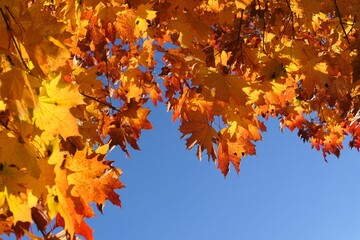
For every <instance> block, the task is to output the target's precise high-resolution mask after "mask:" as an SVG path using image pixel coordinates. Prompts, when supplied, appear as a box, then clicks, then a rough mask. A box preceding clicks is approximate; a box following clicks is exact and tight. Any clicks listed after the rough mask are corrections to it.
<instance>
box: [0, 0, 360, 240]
mask: <svg viewBox="0 0 360 240" xmlns="http://www.w3.org/2000/svg"><path fill="white" fill-rule="evenodd" d="M359 13H360V4H359V1H358V0H322V1H321V0H319V1H310V0H267V1H265V0H235V1H230V0H208V1H206V0H195V1H184V0H180V1H178V0H172V1H170V0H157V1H155V0H148V1H139V0H99V1H95V0H1V1H0V34H1V37H0V124H1V125H0V233H1V234H8V235H9V234H11V233H13V234H15V235H16V237H21V236H23V235H24V234H25V235H27V236H29V237H32V238H35V235H34V234H39V233H40V234H42V235H43V236H42V237H43V238H49V239H50V238H51V239H72V238H73V237H74V236H76V235H82V236H83V237H85V238H86V239H93V237H92V229H91V228H90V227H89V226H88V225H87V224H86V222H85V220H84V219H86V218H90V217H93V216H95V213H94V209H93V208H92V207H91V206H92V205H90V204H91V203H95V204H96V206H97V208H98V210H99V211H100V212H101V211H102V207H103V205H104V203H105V202H106V201H110V202H111V203H113V204H115V205H118V206H120V205H121V203H120V199H119V195H118V194H117V193H116V191H115V190H117V189H120V188H122V187H123V184H122V183H121V182H120V180H119V177H120V175H121V170H120V169H117V168H115V167H114V166H113V165H112V164H113V161H110V160H107V158H106V155H107V153H108V152H109V150H110V149H111V148H113V147H120V148H121V149H122V151H124V152H125V153H126V155H129V148H132V149H136V150H138V149H139V146H138V143H137V141H138V140H139V138H140V135H141V131H142V130H144V129H151V128H152V125H151V123H150V122H149V121H148V119H147V117H148V115H149V113H150V110H149V104H153V105H155V106H156V105H157V104H158V102H164V103H166V105H167V108H168V110H169V111H171V112H172V120H173V121H175V120H177V119H179V122H180V128H179V130H180V132H181V133H182V134H183V137H184V138H185V139H186V147H187V149H192V148H197V157H198V158H199V159H201V158H202V155H203V154H204V155H205V157H206V158H208V159H209V160H212V161H215V162H216V163H217V166H218V168H219V169H220V170H221V171H222V173H223V174H224V175H226V174H227V173H228V171H229V166H230V165H233V166H234V168H235V169H236V171H237V172H239V171H240V169H239V168H240V161H241V159H242V158H243V157H244V156H246V155H255V154H256V150H255V143H256V141H259V140H261V139H262V137H261V136H262V135H261V134H262V132H264V131H266V127H265V124H264V122H266V120H267V119H268V118H270V117H273V118H277V119H278V120H279V121H280V126H281V128H282V129H283V128H288V129H290V130H291V131H296V132H297V134H298V136H299V137H300V138H301V139H302V140H303V141H305V142H309V143H310V144H311V147H312V148H316V149H317V150H319V151H321V152H322V154H323V156H324V158H325V160H326V157H327V156H328V155H329V154H334V155H335V156H339V155H340V151H341V149H342V148H343V142H344V138H345V137H346V136H348V138H349V139H350V142H349V146H350V147H351V148H356V149H358V150H359V148H360V127H359V123H358V119H359V118H360V98H359V96H360V53H359V51H360V38H359V20H358V17H359V16H358V15H357V14H359ZM149 100H150V101H149ZM346 144H348V143H346ZM34 228H35V229H34ZM36 228H38V229H39V231H36ZM57 229H60V230H57ZM34 230H35V231H34Z"/></svg>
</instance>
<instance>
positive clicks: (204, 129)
mask: <svg viewBox="0 0 360 240" xmlns="http://www.w3.org/2000/svg"><path fill="white" fill-rule="evenodd" d="M179 130H180V132H182V134H183V135H182V136H181V138H183V137H184V136H186V135H188V134H190V137H188V138H187V139H186V147H187V149H191V148H193V147H194V146H195V145H196V144H198V145H199V146H200V151H199V152H198V157H199V159H201V151H203V150H205V149H206V151H207V155H208V157H209V159H210V157H211V158H212V159H216V152H215V148H214V141H215V140H216V139H217V138H218V134H217V132H216V131H215V129H214V128H213V127H212V126H211V125H209V124H208V123H207V122H184V123H182V124H181V126H180V128H179Z"/></svg>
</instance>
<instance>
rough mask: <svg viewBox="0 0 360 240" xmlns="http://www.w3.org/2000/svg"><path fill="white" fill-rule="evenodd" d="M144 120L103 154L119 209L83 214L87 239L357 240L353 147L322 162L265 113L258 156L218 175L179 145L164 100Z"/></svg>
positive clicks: (359, 192) (358, 198) (358, 199)
mask: <svg viewBox="0 0 360 240" xmlns="http://www.w3.org/2000/svg"><path fill="white" fill-rule="evenodd" d="M150 120H151V122H152V124H153V126H154V129H153V130H150V131H146V132H143V134H142V136H141V140H140V147H141V151H132V152H131V160H129V159H126V158H125V156H124V154H123V153H121V152H120V151H118V150H114V151H113V152H112V153H111V154H110V156H109V159H114V160H115V159H116V160H117V163H116V165H117V166H118V167H120V168H122V170H123V172H124V173H123V175H122V177H121V181H122V182H123V183H124V184H125V185H126V188H125V189H122V190H120V191H119V193H120V195H121V200H122V206H123V208H122V209H120V208H117V207H114V206H111V205H110V204H108V205H106V206H105V209H104V215H100V214H99V215H98V216H97V217H96V218H94V219H91V220H90V221H89V223H90V225H91V227H92V228H93V229H94V235H95V239H122V240H137V239H139V240H140V239H141V240H168V239H172V240H178V239H179V240H185V239H186V240H187V239H190V240H191V239H201V240H202V239H204V240H205V239H206V240H213V239H214V240H215V239H216V240H219V239H225V240H232V239H246V240H248V239H250V240H258V239H259V240H264V239H266V240H289V239H290V240H297V239H299V240H312V239H314V240H315V239H316V240H319V239H320V240H321V239H326V240H332V239H334V240H338V239H347V240H355V239H356V240H358V239H360V206H359V204H360V186H359V182H360V174H359V172H360V161H359V153H358V152H357V151H355V150H349V149H348V148H345V149H344V151H343V152H342V156H341V158H340V159H336V158H335V157H329V159H328V160H329V162H328V163H326V162H324V160H323V157H322V155H321V153H320V152H317V151H316V150H312V149H311V148H310V145H309V144H307V143H305V144H304V143H303V142H302V141H301V140H300V139H299V138H298V137H297V136H296V133H290V132H289V131H285V132H283V133H282V132H280V131H279V127H278V123H277V122H276V121H275V120H272V121H270V122H268V123H267V127H268V132H267V133H265V134H264V136H263V138H264V139H263V141H262V142H259V143H258V144H257V152H258V153H257V156H253V157H245V158H244V159H243V160H242V163H241V172H240V175H237V174H236V172H235V170H234V169H233V168H232V169H231V171H230V173H229V174H228V176H227V178H226V179H224V177H223V175H222V174H221V172H220V171H219V170H217V169H216V165H214V164H213V163H212V162H208V161H207V159H205V160H203V161H201V162H199V161H198V160H197V159H196V156H195V153H194V152H193V151H187V150H186V148H185V141H184V140H180V136H181V134H180V133H179V132H178V123H172V122H171V113H166V111H165V107H164V105H160V106H159V107H158V108H157V109H153V110H152V112H151V114H150Z"/></svg>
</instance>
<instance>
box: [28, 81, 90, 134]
mask: <svg viewBox="0 0 360 240" xmlns="http://www.w3.org/2000/svg"><path fill="white" fill-rule="evenodd" d="M60 80H61V75H58V76H57V77H55V78H53V79H52V80H50V81H46V80H45V81H44V82H43V86H42V88H41V90H40V94H39V106H38V107H37V108H35V109H34V113H33V114H34V122H35V124H36V126H37V127H39V128H40V129H41V130H46V131H47V132H49V133H50V134H52V135H56V134H60V135H61V136H62V137H63V138H65V139H66V138H68V137H69V136H76V135H80V134H79V130H78V124H77V123H78V120H77V118H75V117H74V116H73V115H72V114H71V112H70V109H71V108H73V107H76V106H78V105H81V104H84V101H83V98H84V97H83V96H82V95H81V94H80V93H79V91H78V86H76V85H70V84H67V83H64V82H61V81H60Z"/></svg>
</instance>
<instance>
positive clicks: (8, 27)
mask: <svg viewBox="0 0 360 240" xmlns="http://www.w3.org/2000/svg"><path fill="white" fill-rule="evenodd" d="M0 12H1V15H2V17H3V19H4V21H5V24H6V30H7V31H8V34H9V35H10V38H11V40H12V41H13V43H14V45H15V48H16V51H17V52H18V54H19V56H20V59H21V61H22V63H23V64H24V66H25V68H26V69H27V70H29V68H28V66H27V64H26V62H25V60H24V58H23V56H22V54H21V50H20V47H19V45H18V43H17V41H16V39H15V37H14V35H13V34H12V30H11V27H10V24H9V20H8V17H7V16H6V15H5V13H4V11H3V9H2V8H1V7H0Z"/></svg>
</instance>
